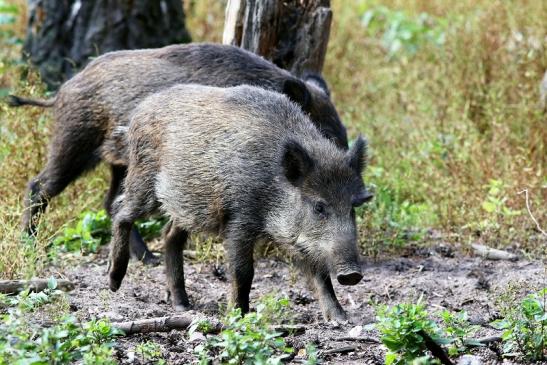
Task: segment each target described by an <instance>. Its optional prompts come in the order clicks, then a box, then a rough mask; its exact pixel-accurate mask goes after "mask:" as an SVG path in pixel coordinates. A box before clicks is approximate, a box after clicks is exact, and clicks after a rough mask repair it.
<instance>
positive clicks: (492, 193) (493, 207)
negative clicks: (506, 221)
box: [480, 179, 521, 229]
mask: <svg viewBox="0 0 547 365" xmlns="http://www.w3.org/2000/svg"><path fill="white" fill-rule="evenodd" d="M486 189H487V191H488V192H487V195H486V198H485V200H484V201H483V202H482V209H484V211H485V212H487V213H488V216H489V217H488V219H485V220H483V221H482V222H481V223H480V228H481V229H487V228H489V227H493V228H499V224H498V221H499V219H500V218H511V217H515V216H518V215H520V214H521V211H520V210H513V209H511V208H509V207H508V206H507V200H508V198H507V187H506V186H505V184H504V183H503V181H501V180H496V179H491V180H490V181H489V182H488V185H487V186H486Z"/></svg>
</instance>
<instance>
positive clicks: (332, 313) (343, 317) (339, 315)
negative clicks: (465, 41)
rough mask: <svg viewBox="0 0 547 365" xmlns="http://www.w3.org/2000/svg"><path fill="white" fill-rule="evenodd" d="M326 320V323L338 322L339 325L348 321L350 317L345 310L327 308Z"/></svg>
mask: <svg viewBox="0 0 547 365" xmlns="http://www.w3.org/2000/svg"><path fill="white" fill-rule="evenodd" d="M325 320H326V321H336V322H339V323H342V322H345V321H347V320H348V316H347V314H346V312H345V311H344V310H343V309H340V308H327V309H326V310H325Z"/></svg>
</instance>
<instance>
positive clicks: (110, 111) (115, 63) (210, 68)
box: [11, 44, 347, 262]
mask: <svg viewBox="0 0 547 365" xmlns="http://www.w3.org/2000/svg"><path fill="white" fill-rule="evenodd" d="M188 83H193V84H200V85H210V86H218V87H229V86H237V85H243V84H248V85H255V86H260V87H263V88H265V89H269V90H274V91H278V92H282V93H284V94H286V95H287V96H289V98H291V100H293V101H295V102H296V103H298V104H299V105H300V106H301V108H302V109H303V110H304V111H305V112H306V113H308V114H309V115H310V118H311V120H312V122H313V123H314V124H315V125H316V126H317V127H318V128H319V129H320V130H321V132H322V133H323V135H325V136H327V137H328V138H331V139H332V140H333V141H334V142H335V143H336V144H337V145H338V146H339V147H341V148H343V149H347V137H346V130H345V128H344V126H343V125H342V123H341V122H340V118H339V117H338V114H337V112H336V109H335V108H334V105H333V104H332V102H331V101H330V98H329V93H328V89H327V87H326V84H325V82H324V81H323V79H322V78H321V77H320V76H318V75H310V76H308V77H305V78H303V79H299V78H296V77H295V76H293V75H291V74H290V73H289V72H287V71H285V70H282V69H280V68H279V67H277V66H275V65H274V64H273V63H271V62H269V61H266V60H265V59H263V58H261V57H259V56H257V55H255V54H253V53H250V52H248V51H245V50H243V49H240V48H237V47H232V46H225V45H215V44H189V45H173V46H168V47H164V48H159V49H146V50H133V51H117V52H111V53H107V54H104V55H102V56H100V57H97V58H96V59H95V60H93V61H92V62H91V63H89V65H87V66H86V67H85V68H84V69H83V70H82V71H81V72H79V73H78V74H77V75H75V76H74V77H73V78H72V79H70V80H68V81H67V82H66V83H65V84H63V85H62V87H61V88H60V89H59V92H58V93H57V95H56V97H55V98H54V99H51V100H49V101H40V100H30V99H24V98H19V97H16V96H12V98H11V104H12V105H16V106H17V105H38V106H44V107H47V106H50V107H53V109H54V115H55V123H56V124H55V129H54V132H53V136H52V139H51V143H50V150H49V156H48V161H47V165H46V166H45V167H44V169H43V170H42V171H41V172H40V174H38V175H37V176H36V177H34V178H33V179H32V180H31V181H30V182H29V184H28V191H27V193H26V195H25V196H26V197H28V199H26V201H25V206H26V209H25V213H24V216H23V226H24V227H25V229H26V230H27V231H28V232H29V233H31V234H33V233H34V231H35V225H36V220H37V217H38V216H39V214H40V213H41V212H42V211H43V210H44V209H45V208H46V206H47V203H48V199H51V198H53V197H55V196H57V195H58V194H60V193H61V192H62V191H63V190H64V189H65V188H66V186H68V184H70V183H71V182H72V181H74V180H75V179H76V178H78V176H80V175H81V174H82V173H84V172H85V171H88V170H90V169H92V168H93V167H95V166H96V165H97V164H98V163H99V162H100V160H101V159H106V160H108V161H110V163H111V169H112V180H111V186H110V190H109V192H108V195H107V198H106V199H105V206H106V209H107V211H108V212H109V213H110V212H111V205H112V202H113V200H114V198H115V197H116V196H117V195H118V194H119V191H120V184H121V182H122V181H123V178H124V176H125V174H126V171H125V170H126V158H125V156H124V154H123V153H122V152H123V150H124V147H125V146H123V145H122V146H118V145H116V144H110V145H105V144H104V141H106V140H109V139H110V140H111V134H112V133H115V132H114V131H115V130H116V129H117V128H118V127H124V126H127V124H128V122H129V117H130V115H131V113H132V112H133V110H134V109H135V107H136V106H137V105H138V104H139V102H140V101H142V100H143V99H144V98H145V97H147V96H148V95H151V94H153V93H156V92H158V91H161V90H163V89H166V88H168V87H171V86H173V85H175V84H188ZM131 244H132V253H133V254H134V256H136V257H137V258H139V259H143V261H145V262H146V261H150V260H153V256H152V254H151V253H150V252H149V251H148V250H147V248H146V245H145V244H144V242H143V241H142V239H140V237H139V235H138V233H137V232H136V231H135V230H134V231H133V233H132V240H131Z"/></svg>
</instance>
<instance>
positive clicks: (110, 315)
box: [101, 312, 124, 322]
mask: <svg viewBox="0 0 547 365" xmlns="http://www.w3.org/2000/svg"><path fill="white" fill-rule="evenodd" d="M101 317H103V318H108V319H109V320H110V321H111V322H121V321H123V320H124V318H123V316H122V315H121V314H119V313H116V312H104V313H102V314H101Z"/></svg>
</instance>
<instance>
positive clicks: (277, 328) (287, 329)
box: [271, 324, 306, 336]
mask: <svg viewBox="0 0 547 365" xmlns="http://www.w3.org/2000/svg"><path fill="white" fill-rule="evenodd" d="M271 329H272V330H273V331H274V332H279V333H281V335H282V336H300V335H303V334H304V333H305V332H306V326H304V325H301V324H282V325H274V326H271Z"/></svg>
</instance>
